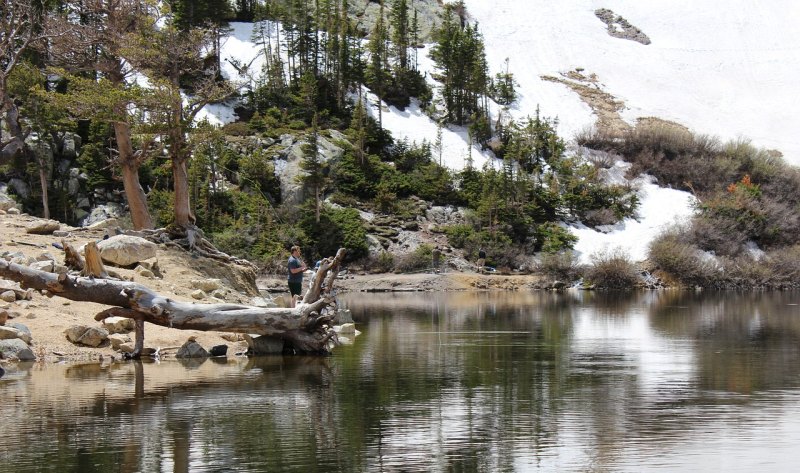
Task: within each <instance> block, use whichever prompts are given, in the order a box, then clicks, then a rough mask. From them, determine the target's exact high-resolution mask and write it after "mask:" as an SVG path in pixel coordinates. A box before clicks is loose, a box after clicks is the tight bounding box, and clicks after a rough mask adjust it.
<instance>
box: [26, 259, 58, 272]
mask: <svg viewBox="0 0 800 473" xmlns="http://www.w3.org/2000/svg"><path fill="white" fill-rule="evenodd" d="M30 267H31V268H33V269H37V270H39V271H44V272H46V273H53V272H55V271H54V269H55V264H53V262H52V261H37V262H35V263H33V264H32V265H31V266H30Z"/></svg>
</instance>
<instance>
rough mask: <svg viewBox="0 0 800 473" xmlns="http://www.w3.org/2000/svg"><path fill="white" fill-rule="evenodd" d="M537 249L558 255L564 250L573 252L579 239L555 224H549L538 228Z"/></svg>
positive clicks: (536, 236) (536, 235) (536, 232)
mask: <svg viewBox="0 0 800 473" xmlns="http://www.w3.org/2000/svg"><path fill="white" fill-rule="evenodd" d="M534 236H535V238H536V242H537V245H536V246H537V247H538V249H539V250H540V251H543V252H545V253H557V252H559V251H562V250H571V249H572V248H573V247H574V246H575V243H577V242H578V237H576V236H575V235H573V234H572V233H570V231H569V230H568V229H566V228H564V227H562V226H561V225H559V224H557V223H555V222H547V223H543V224H541V225H538V226H537V227H536V231H535V234H534Z"/></svg>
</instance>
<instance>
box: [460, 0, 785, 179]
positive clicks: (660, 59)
mask: <svg viewBox="0 0 800 473" xmlns="http://www.w3.org/2000/svg"><path fill="white" fill-rule="evenodd" d="M464 3H465V4H466V6H467V10H468V11H469V13H470V14H471V16H472V19H473V20H474V21H477V22H478V24H479V26H480V31H481V32H482V33H483V35H484V40H485V43H486V49H487V56H488V59H489V62H490V66H491V67H492V68H494V71H493V72H497V71H500V70H501V67H502V66H503V61H504V60H505V58H509V63H510V68H511V72H513V73H514V75H515V77H516V79H517V80H518V81H519V84H520V90H521V92H522V98H521V100H520V101H519V104H518V107H517V110H516V111H515V113H516V114H518V115H520V114H521V115H525V114H530V113H532V112H531V111H532V110H534V109H535V108H536V105H537V104H539V105H540V106H541V108H542V112H543V113H544V115H547V116H555V115H557V116H558V117H559V120H560V126H561V129H560V130H559V131H560V132H561V134H562V135H563V136H566V137H569V136H572V135H574V133H575V132H576V131H579V130H581V129H583V128H584V127H585V126H587V125H591V124H592V123H593V122H594V117H593V116H592V115H591V113H590V111H589V109H588V107H587V106H586V105H584V104H583V103H582V102H581V101H580V99H579V98H578V96H577V95H576V94H574V93H573V92H571V91H570V90H568V89H567V87H565V86H564V85H562V84H558V83H553V82H546V81H543V80H542V79H541V76H542V75H554V76H555V75H558V74H559V73H560V72H567V71H569V70H573V69H575V68H583V70H584V74H591V73H594V74H597V76H598V79H599V81H600V83H601V84H602V86H603V89H604V90H605V91H606V92H608V93H610V94H611V95H613V96H615V97H617V98H619V99H621V100H623V101H624V102H625V105H626V107H627V108H626V109H625V110H624V111H623V112H622V115H623V118H625V119H626V120H627V121H629V122H631V123H633V121H634V120H635V119H636V118H637V117H647V116H656V117H659V118H663V119H668V120H674V121H676V122H678V123H681V124H683V125H685V126H687V127H689V128H690V129H692V130H693V131H695V132H699V133H707V134H711V135H715V136H719V137H720V138H722V139H724V140H727V139H736V138H740V137H743V138H749V139H752V141H753V143H754V144H755V145H757V146H760V147H764V148H771V149H777V150H779V151H781V152H782V153H783V154H784V159H786V161H787V162H789V163H792V164H800V136H798V133H797V131H798V129H800V114H798V113H797V110H798V109H800V91H798V87H797V85H796V84H797V75H798V72H800V28H798V27H797V24H798V22H800V3H797V2H794V1H791V0H773V1H770V2H757V1H754V0H724V1H723V0H701V1H689V0H647V1H641V0H590V1H581V2H576V1H561V2H553V1H550V0H526V1H525V2H520V1H518V0H492V1H487V0H465V2H464ZM599 8H607V9H610V10H612V11H613V12H614V13H615V14H617V15H619V16H622V17H623V18H625V19H626V20H627V21H628V22H630V23H631V24H632V25H633V26H635V27H637V28H639V29H640V30H641V31H642V32H643V33H645V34H646V35H647V36H648V37H649V38H650V40H651V41H652V42H651V44H649V45H643V44H640V43H637V42H634V41H630V40H625V39H619V38H614V37H611V36H610V35H609V34H608V33H607V31H606V25H605V23H603V22H602V21H601V20H600V19H599V18H597V17H596V16H595V13H594V12H595V10H597V9H599Z"/></svg>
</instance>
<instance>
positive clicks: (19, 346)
mask: <svg viewBox="0 0 800 473" xmlns="http://www.w3.org/2000/svg"><path fill="white" fill-rule="evenodd" d="M0 358H2V359H5V360H12V361H13V360H19V361H34V360H36V356H35V355H34V354H33V352H32V351H31V349H30V347H29V346H28V344H27V343H25V342H23V341H22V340H20V339H19V338H14V339H11V340H0Z"/></svg>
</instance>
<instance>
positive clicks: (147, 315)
mask: <svg viewBox="0 0 800 473" xmlns="http://www.w3.org/2000/svg"><path fill="white" fill-rule="evenodd" d="M344 254H345V250H344V249H340V250H339V251H338V252H337V253H336V256H335V257H333V258H326V259H324V260H322V262H321V264H320V267H319V270H318V271H317V272H316V274H315V276H314V278H313V280H312V281H311V283H310V285H309V288H308V291H307V292H306V294H305V296H304V297H303V300H302V302H298V304H297V306H296V307H294V308H262V307H253V306H247V305H240V304H197V303H191V302H181V301H175V300H172V299H170V298H169V297H166V296H163V295H160V294H157V293H155V292H154V291H152V290H151V289H150V288H148V287H146V286H143V285H141V284H138V283H134V282H130V281H120V280H112V279H100V278H96V277H81V276H74V275H70V274H54V273H48V272H44V271H39V270H36V269H33V268H30V267H27V266H22V265H18V264H15V263H9V262H7V261H5V260H2V259H0V276H2V277H5V278H7V279H11V280H14V281H18V282H19V283H20V284H21V285H22V287H23V288H30V289H36V290H39V291H42V292H45V291H46V293H47V294H48V295H56V296H59V297H63V298H66V299H70V300H74V301H86V302H96V303H99V304H104V305H108V306H112V307H111V308H109V309H106V310H104V311H102V312H100V313H99V314H97V315H96V316H95V320H103V319H105V318H107V317H111V316H118V317H127V318H130V319H134V320H135V321H136V348H135V350H134V356H137V355H139V354H140V353H141V350H142V347H143V346H144V345H143V343H144V322H150V323H152V324H156V325H161V326H164V327H170V328H176V329H180V330H201V331H209V330H218V331H225V332H237V333H249V334H258V335H271V336H275V337H279V338H282V339H283V340H284V341H285V343H286V344H287V348H288V349H291V350H293V351H294V352H299V353H312V354H326V353H328V352H329V351H330V346H331V344H332V343H335V341H336V333H335V332H334V331H333V329H332V327H331V326H330V322H331V320H332V319H333V317H334V316H335V313H336V304H335V301H334V299H333V297H332V295H331V290H332V289H333V284H334V281H335V279H336V276H337V275H338V273H339V266H340V263H341V261H342V259H343V258H344ZM323 281H324V282H323Z"/></svg>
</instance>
